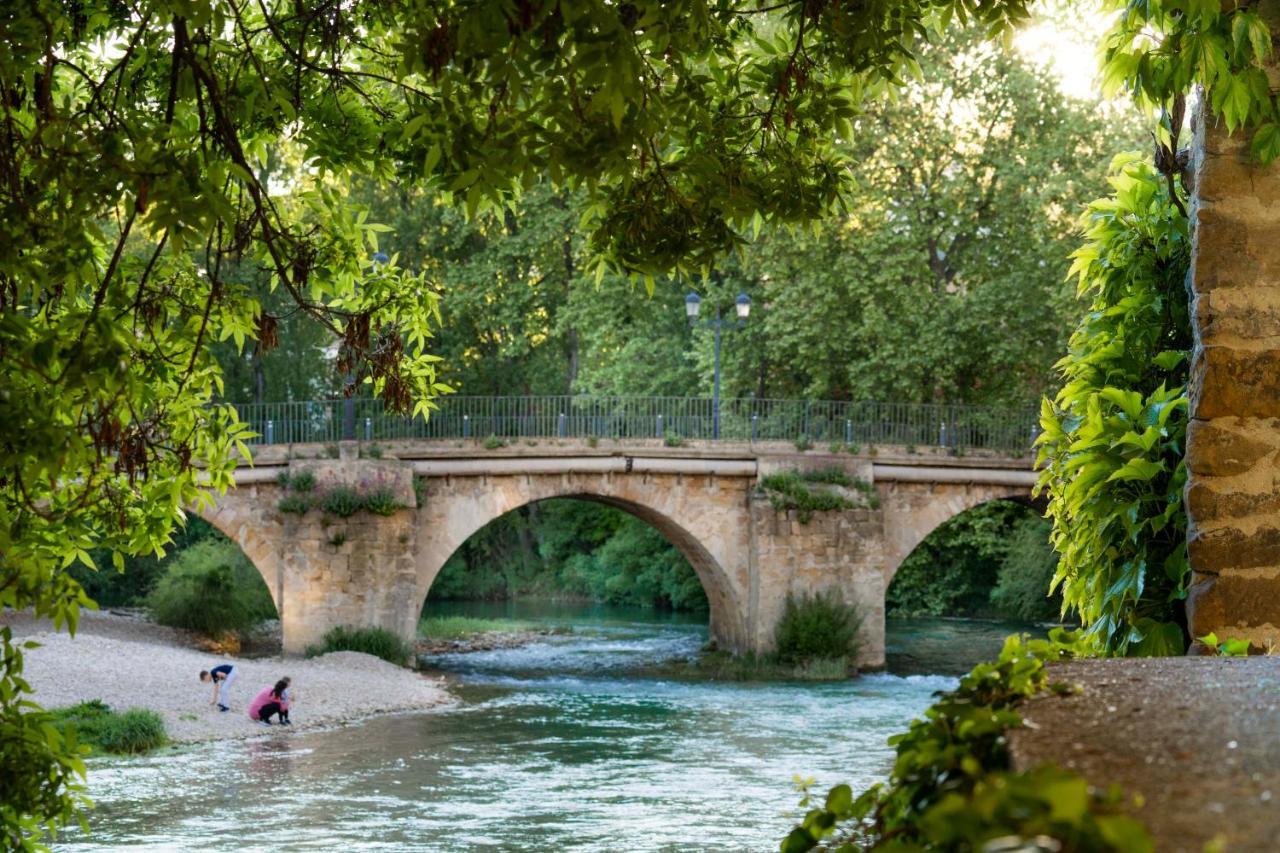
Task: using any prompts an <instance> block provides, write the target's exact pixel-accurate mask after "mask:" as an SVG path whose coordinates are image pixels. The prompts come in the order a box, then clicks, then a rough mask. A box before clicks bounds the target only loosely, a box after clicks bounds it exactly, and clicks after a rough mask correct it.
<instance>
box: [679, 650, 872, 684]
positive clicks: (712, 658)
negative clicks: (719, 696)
mask: <svg viewBox="0 0 1280 853" xmlns="http://www.w3.org/2000/svg"><path fill="white" fill-rule="evenodd" d="M849 672H850V666H849V662H848V660H847V659H846V658H838V659H823V660H814V661H809V662H807V663H803V664H794V663H787V662H785V661H782V660H780V659H779V658H778V656H777V655H758V654H756V653H755V652H747V653H746V654H741V655H735V654H733V653H731V652H723V651H712V652H704V653H703V654H701V655H699V656H698V658H697V659H696V660H694V661H692V662H690V663H689V664H687V665H684V666H680V667H678V668H677V669H675V670H674V671H664V672H663V673H662V674H663V675H665V676H673V675H674V676H676V677H679V676H682V675H687V676H691V677H695V678H708V679H711V680H713V681H843V680H844V679H846V678H848V677H849Z"/></svg>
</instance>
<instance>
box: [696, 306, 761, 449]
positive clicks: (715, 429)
mask: <svg viewBox="0 0 1280 853" xmlns="http://www.w3.org/2000/svg"><path fill="white" fill-rule="evenodd" d="M701 308H702V297H700V296H699V295H698V294H696V293H690V294H689V295H688V296H686V297H685V298H684V313H685V316H686V317H688V318H689V328H691V329H696V328H697V327H698V326H700V325H701V326H705V327H706V328H708V329H711V330H713V331H714V332H715V341H716V343H715V360H714V363H715V368H714V373H713V378H712V385H711V437H712V438H713V439H719V438H720V334H721V332H722V330H723V329H724V328H725V327H726V325H727V322H726V321H724V320H722V319H721V317H720V306H718V305H717V306H716V316H715V317H705V318H703V319H702V320H701V321H699V320H698V312H699V311H700V310H701ZM733 308H734V312H735V313H736V314H737V320H736V321H735V322H734V323H733V325H732V326H730V327H729V328H733V329H741V328H743V327H744V326H746V325H747V317H749V316H750V315H751V297H750V296H747V294H745V293H739V294H738V298H737V299H735V300H734V303H733Z"/></svg>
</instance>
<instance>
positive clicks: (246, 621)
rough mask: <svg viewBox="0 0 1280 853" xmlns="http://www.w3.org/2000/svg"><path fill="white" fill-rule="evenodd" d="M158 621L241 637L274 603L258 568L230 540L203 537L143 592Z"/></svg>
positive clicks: (272, 613)
mask: <svg viewBox="0 0 1280 853" xmlns="http://www.w3.org/2000/svg"><path fill="white" fill-rule="evenodd" d="M147 607H148V608H149V609H150V611H151V618H152V619H154V620H155V621H157V622H159V623H160V624H161V625H168V626H170V627H173V628H184V629H186V630H188V631H197V632H199V633H201V634H205V635H208V636H210V637H221V636H225V635H226V634H237V635H239V636H244V635H245V634H246V633H248V632H249V630H250V629H252V628H253V627H254V626H255V625H257V624H258V623H259V622H262V621H263V620H265V619H274V618H275V616H276V607H275V604H274V603H273V602H272V600H271V592H270V590H268V589H267V585H266V584H265V583H263V581H262V576H261V575H259V574H258V570H257V569H255V568H254V567H253V564H252V563H251V562H249V558H248V557H246V556H245V555H244V552H243V551H241V550H240V549H239V548H238V547H236V545H235V544H234V543H232V542H228V541H226V540H216V539H207V540H205V541H203V542H199V543H197V544H195V545H193V546H191V547H190V548H187V549H186V550H185V551H183V552H182V553H181V554H179V555H178V556H177V557H176V558H175V559H174V560H173V562H172V563H170V564H169V568H168V569H167V570H166V571H165V573H164V575H162V576H161V578H160V580H159V581H158V582H157V583H156V586H155V589H153V590H152V591H151V594H150V595H148V596H147Z"/></svg>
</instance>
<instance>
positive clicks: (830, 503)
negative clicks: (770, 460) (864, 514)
mask: <svg viewBox="0 0 1280 853" xmlns="http://www.w3.org/2000/svg"><path fill="white" fill-rule="evenodd" d="M824 487H834V488H839V489H845V490H853V491H854V492H855V493H857V498H858V499H857V500H853V499H851V498H850V497H849V496H848V492H847V491H846V492H839V491H834V490H833V489H832V488H824ZM760 488H761V489H763V490H764V493H765V494H766V495H768V496H769V503H771V504H772V505H773V508H774V509H776V510H780V511H786V510H789V509H794V510H795V511H796V516H797V517H798V518H799V519H800V523H801V524H808V523H809V521H810V520H811V519H812V518H813V514H814V513H815V512H829V511H840V510H846V509H856V508H858V507H860V506H872V507H874V506H875V505H876V504H877V502H878V499H877V498H876V497H875V496H874V495H872V494H871V486H870V484H868V483H864V482H862V481H861V480H856V479H854V478H853V477H850V476H849V475H848V474H846V473H845V472H844V471H842V470H840V469H838V468H829V469H820V470H817V471H806V472H804V473H800V472H797V471H780V472H778V473H776V474H770V475H768V476H766V477H763V478H762V479H761V480H760Z"/></svg>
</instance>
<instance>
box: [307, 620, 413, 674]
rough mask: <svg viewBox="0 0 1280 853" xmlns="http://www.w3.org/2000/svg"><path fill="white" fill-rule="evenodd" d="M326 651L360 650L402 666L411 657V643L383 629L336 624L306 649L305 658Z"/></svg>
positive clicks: (325, 653)
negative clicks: (315, 643)
mask: <svg viewBox="0 0 1280 853" xmlns="http://www.w3.org/2000/svg"><path fill="white" fill-rule="evenodd" d="M329 652H363V653H364V654H366V655H373V656H374V657H378V658H382V659H383V660H385V661H389V662H391V663H394V664H396V665H397V666H404V665H405V663H406V661H409V660H411V659H412V658H413V645H412V644H411V643H406V642H405V641H404V640H402V639H400V638H399V637H398V636H396V635H395V634H393V633H392V632H391V631H388V630H387V629H386V628H353V627H351V626H349V625H339V626H338V627H336V628H330V629H329V630H328V631H327V632H325V635H324V637H322V638H321V640H320V644H319V645H318V646H309V647H308V648H307V657H309V658H313V657H317V656H319V655H327V654H329Z"/></svg>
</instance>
